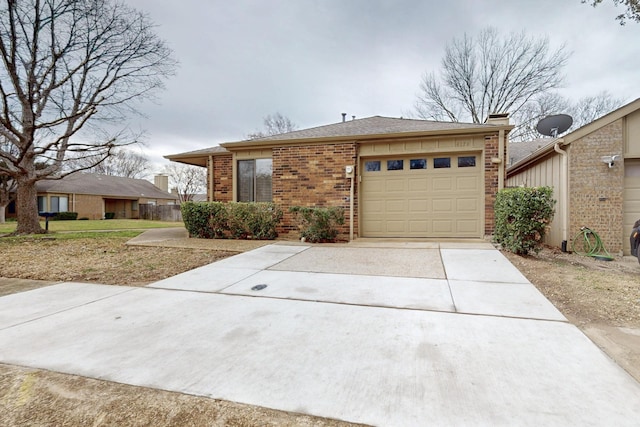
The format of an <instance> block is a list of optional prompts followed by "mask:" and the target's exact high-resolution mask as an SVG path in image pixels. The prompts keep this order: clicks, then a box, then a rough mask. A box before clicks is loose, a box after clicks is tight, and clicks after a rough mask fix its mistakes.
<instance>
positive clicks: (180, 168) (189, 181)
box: [164, 163, 207, 203]
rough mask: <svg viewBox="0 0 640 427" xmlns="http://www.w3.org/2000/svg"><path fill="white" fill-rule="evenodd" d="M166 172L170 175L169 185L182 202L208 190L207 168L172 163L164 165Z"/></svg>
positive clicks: (188, 200) (191, 199)
mask: <svg viewBox="0 0 640 427" xmlns="http://www.w3.org/2000/svg"><path fill="white" fill-rule="evenodd" d="M164 173H166V174H167V175H169V186H170V187H171V189H172V191H173V190H174V189H175V191H176V192H177V193H178V197H179V199H180V202H181V203H182V202H190V201H193V197H194V196H195V195H196V194H200V193H205V192H206V191H207V169H206V168H203V167H200V166H191V165H184V164H178V163H171V164H169V165H167V166H165V167H164Z"/></svg>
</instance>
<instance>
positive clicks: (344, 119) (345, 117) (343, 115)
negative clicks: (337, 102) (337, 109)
mask: <svg viewBox="0 0 640 427" xmlns="http://www.w3.org/2000/svg"><path fill="white" fill-rule="evenodd" d="M345 121H347V113H342V123H344V122H345Z"/></svg>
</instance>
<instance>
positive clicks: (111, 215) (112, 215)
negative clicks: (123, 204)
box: [104, 212, 116, 219]
mask: <svg viewBox="0 0 640 427" xmlns="http://www.w3.org/2000/svg"><path fill="white" fill-rule="evenodd" d="M115 217H116V213H115V212H105V213H104V219H114V218H115Z"/></svg>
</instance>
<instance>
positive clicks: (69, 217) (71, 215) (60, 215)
mask: <svg viewBox="0 0 640 427" xmlns="http://www.w3.org/2000/svg"><path fill="white" fill-rule="evenodd" d="M51 219H52V220H54V221H75V220H76V219H78V212H56V214H55V215H54V216H52V217H51Z"/></svg>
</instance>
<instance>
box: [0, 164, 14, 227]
mask: <svg viewBox="0 0 640 427" xmlns="http://www.w3.org/2000/svg"><path fill="white" fill-rule="evenodd" d="M15 191H16V182H15V181H14V180H13V179H12V178H11V177H10V176H9V175H5V174H2V173H0V224H4V223H5V221H6V212H7V206H9V204H10V203H11V202H13V201H14V200H15V196H16V193H15Z"/></svg>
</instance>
